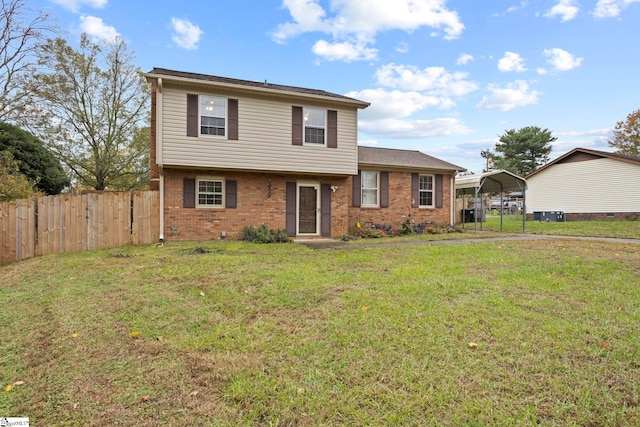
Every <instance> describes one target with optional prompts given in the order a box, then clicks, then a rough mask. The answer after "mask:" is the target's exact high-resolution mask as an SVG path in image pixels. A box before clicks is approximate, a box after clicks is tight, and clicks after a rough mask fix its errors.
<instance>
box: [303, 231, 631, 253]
mask: <svg viewBox="0 0 640 427" xmlns="http://www.w3.org/2000/svg"><path fill="white" fill-rule="evenodd" d="M552 239H553V240H556V239H569V240H584V241H592V242H593V241H597V242H612V243H628V244H632V245H640V239H618V238H613V237H582V236H558V235H547V234H513V235H509V236H501V237H475V238H468V239H455V240H454V239H442V240H421V241H413V242H397V241H394V240H393V238H384V241H378V242H376V243H358V244H349V243H348V242H345V241H343V240H337V239H294V242H295V243H299V244H301V245H305V246H307V247H309V248H311V249H357V248H371V247H381V246H420V245H444V244H452V243H482V242H500V241H520V240H552Z"/></svg>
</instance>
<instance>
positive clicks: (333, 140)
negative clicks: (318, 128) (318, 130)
mask: <svg viewBox="0 0 640 427" xmlns="http://www.w3.org/2000/svg"><path fill="white" fill-rule="evenodd" d="M327 147H329V148H338V112H337V111H335V110H329V111H327Z"/></svg>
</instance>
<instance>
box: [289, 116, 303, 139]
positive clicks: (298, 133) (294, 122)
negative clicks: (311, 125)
mask: <svg viewBox="0 0 640 427" xmlns="http://www.w3.org/2000/svg"><path fill="white" fill-rule="evenodd" d="M302 133H303V132H302V107H291V144H293V145H302Z"/></svg>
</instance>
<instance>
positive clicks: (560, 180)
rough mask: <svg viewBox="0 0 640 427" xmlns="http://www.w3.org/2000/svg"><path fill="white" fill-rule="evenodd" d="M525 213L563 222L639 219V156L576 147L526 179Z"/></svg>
mask: <svg viewBox="0 0 640 427" xmlns="http://www.w3.org/2000/svg"><path fill="white" fill-rule="evenodd" d="M526 180H527V187H528V189H527V204H526V206H527V208H526V209H527V214H529V215H533V214H534V212H547V211H551V212H553V211H561V212H564V213H565V219H566V220H568V221H571V220H574V221H575V220H585V219H625V218H633V217H636V218H638V217H640V157H633V156H625V155H622V154H616V153H608V152H604V151H597V150H589V149H585V148H575V149H573V150H572V151H570V152H568V153H566V154H564V155H562V156H560V157H558V158H557V159H555V160H554V161H552V162H551V163H549V164H547V165H545V166H543V167H541V168H540V169H538V170H536V171H535V172H533V173H531V174H530V175H528V176H527V177H526Z"/></svg>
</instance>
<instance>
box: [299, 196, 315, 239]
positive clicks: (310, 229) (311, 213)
mask: <svg viewBox="0 0 640 427" xmlns="http://www.w3.org/2000/svg"><path fill="white" fill-rule="evenodd" d="M319 206H320V185H319V184H316V183H306V184H302V183H299V184H298V234H318V228H319V223H320V209H319Z"/></svg>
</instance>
